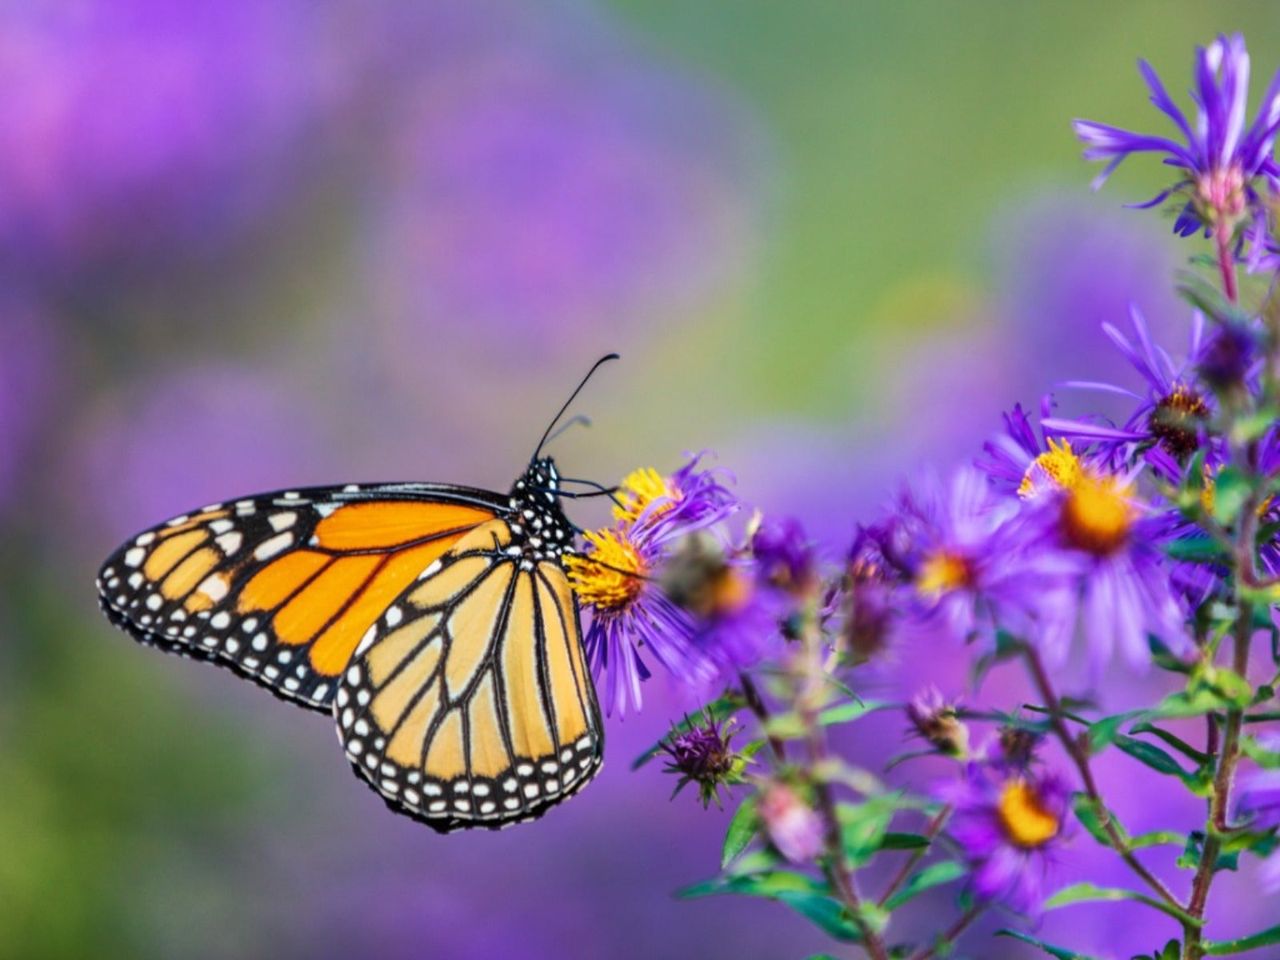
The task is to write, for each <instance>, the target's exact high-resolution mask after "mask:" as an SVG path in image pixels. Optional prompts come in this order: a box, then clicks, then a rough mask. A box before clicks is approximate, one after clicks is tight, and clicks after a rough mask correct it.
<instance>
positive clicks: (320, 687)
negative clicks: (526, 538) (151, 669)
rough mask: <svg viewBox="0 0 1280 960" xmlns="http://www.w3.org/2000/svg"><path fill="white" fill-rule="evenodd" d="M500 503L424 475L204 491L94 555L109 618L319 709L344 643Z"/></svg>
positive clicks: (346, 650) (343, 662) (342, 664)
mask: <svg viewBox="0 0 1280 960" xmlns="http://www.w3.org/2000/svg"><path fill="white" fill-rule="evenodd" d="M507 509H508V507H507V504H506V498H504V497H501V496H499V495H497V494H493V493H488V492H486V491H481V490H472V489H469V488H465V487H448V486H440V485H433V484H380V485H367V486H359V485H354V484H353V485H348V486H346V487H319V488H312V489H304V490H295V491H282V492H279V493H271V494H264V495H261V496H257V497H251V498H248V499H244V500H237V501H234V502H228V503H220V504H213V505H211V506H208V507H205V508H203V509H201V510H198V511H195V512H193V513H191V514H189V515H185V516H181V517H176V518H175V519H173V520H170V521H169V522H168V523H165V524H163V525H161V526H158V527H155V528H153V529H150V530H147V531H144V532H143V533H141V534H139V535H138V536H136V537H134V538H133V539H131V540H129V541H128V542H126V543H125V544H123V545H122V546H121V547H120V548H119V549H118V550H116V552H115V553H114V554H112V555H111V557H110V558H108V560H107V561H106V563H105V564H103V567H102V569H101V571H100V572H99V575H98V592H99V598H100V601H101V603H102V607H103V610H104V611H105V612H106V614H107V616H108V617H109V618H110V619H111V621H112V622H113V623H115V624H117V625H118V626H120V627H122V628H123V629H124V630H126V631H127V632H129V633H130V634H132V635H133V636H134V637H135V638H136V639H138V640H140V641H141V642H143V643H145V644H149V645H153V646H157V647H160V648H161V649H164V650H166V651H169V652H174V653H180V654H185V655H187V656H193V657H197V658H200V659H206V660H210V661H212V662H215V663H218V664H220V665H222V666H225V667H229V668H231V669H234V670H236V671H237V672H239V673H241V674H243V675H244V676H247V677H249V678H251V679H253V680H254V681H256V682H258V683H260V684H262V685H263V686H265V687H267V688H269V689H270V690H272V691H273V692H274V693H276V694H278V695H279V696H281V697H283V698H285V699H289V700H293V701H295V702H298V703H300V704H302V705H304V706H308V707H313V708H316V709H327V708H328V705H329V703H330V701H331V700H332V699H333V696H334V693H335V691H336V690H337V679H338V677H339V676H340V675H341V674H342V671H343V670H344V669H345V668H346V666H347V664H348V662H349V661H350V659H351V656H352V653H353V651H354V650H355V649H356V647H357V645H358V644H359V643H360V640H361V638H362V637H364V635H365V634H366V633H367V632H368V631H369V630H370V628H371V627H372V625H373V624H374V623H375V621H377V620H378V618H379V616H380V615H382V613H383V612H384V611H385V610H386V609H387V607H388V605H389V604H390V603H391V602H392V601H393V600H394V599H395V598H396V597H397V596H398V595H399V594H400V593H401V592H402V591H403V590H404V589H405V588H406V587H407V586H408V585H409V584H411V583H413V582H414V580H415V578H416V577H417V576H418V575H419V574H420V573H421V572H422V571H423V570H424V569H426V568H427V567H429V566H430V565H431V564H432V563H433V562H435V561H436V560H438V559H439V558H440V557H442V556H443V555H444V554H445V553H446V552H447V551H448V550H449V549H450V548H452V547H454V546H455V545H456V544H457V543H458V542H459V541H460V540H462V539H463V538H464V537H466V536H467V535H468V533H470V532H471V531H473V530H475V529H476V528H477V527H479V526H481V525H483V524H486V523H489V522H492V521H493V520H494V519H495V518H496V517H498V516H500V515H501V514H502V513H504V512H505V511H506V510H507Z"/></svg>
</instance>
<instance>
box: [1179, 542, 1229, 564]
mask: <svg viewBox="0 0 1280 960" xmlns="http://www.w3.org/2000/svg"><path fill="white" fill-rule="evenodd" d="M1164 552H1165V553H1167V554H1168V555H1169V557H1170V558H1171V559H1173V560H1181V561H1183V562H1184V563H1213V564H1221V563H1225V562H1226V561H1227V560H1228V559H1229V558H1230V554H1228V553H1227V551H1226V550H1225V549H1224V548H1223V546H1222V544H1220V543H1218V541H1217V540H1214V539H1213V538H1212V537H1183V538H1181V539H1178V540H1171V541H1169V542H1168V543H1167V544H1165V548H1164Z"/></svg>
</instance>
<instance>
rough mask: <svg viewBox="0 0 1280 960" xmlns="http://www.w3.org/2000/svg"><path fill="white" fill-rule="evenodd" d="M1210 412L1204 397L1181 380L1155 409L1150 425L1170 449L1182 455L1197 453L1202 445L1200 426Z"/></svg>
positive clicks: (1152, 431)
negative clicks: (1197, 449) (1184, 384)
mask: <svg viewBox="0 0 1280 960" xmlns="http://www.w3.org/2000/svg"><path fill="white" fill-rule="evenodd" d="M1208 416H1209V407H1208V406H1207V405H1206V404H1205V402H1204V399H1203V398H1202V397H1201V396H1200V394H1198V393H1197V392H1196V391H1195V390H1192V389H1191V388H1190V387H1186V386H1183V385H1182V384H1179V385H1178V386H1176V387H1174V388H1173V391H1172V392H1171V393H1169V394H1168V395H1167V396H1165V397H1162V398H1161V399H1160V401H1159V402H1158V403H1157V404H1156V406H1155V409H1154V410H1152V411H1151V416H1150V417H1149V418H1148V422H1147V428H1148V429H1149V430H1150V431H1151V433H1152V435H1153V436H1154V437H1156V439H1158V440H1159V441H1160V443H1161V444H1162V445H1163V446H1164V448H1165V449H1166V450H1168V451H1169V452H1170V453H1171V454H1173V455H1174V456H1175V457H1178V458H1179V459H1181V458H1184V457H1189V456H1190V455H1191V454H1193V453H1195V451H1196V448H1197V447H1198V446H1199V445H1200V437H1199V429H1198V428H1199V426H1200V424H1201V423H1203V422H1204V421H1205V420H1206V419H1208Z"/></svg>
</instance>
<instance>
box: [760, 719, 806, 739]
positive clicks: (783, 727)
mask: <svg viewBox="0 0 1280 960" xmlns="http://www.w3.org/2000/svg"><path fill="white" fill-rule="evenodd" d="M764 732H765V733H767V734H768V735H769V736H771V737H776V738H778V739H779V740H798V739H800V738H801V737H804V736H807V735H808V733H809V731H808V729H806V727H805V725H804V720H803V719H802V718H801V716H800V714H798V713H795V712H788V713H775V714H773V716H771V717H769V719H768V720H766V721H765V723H764Z"/></svg>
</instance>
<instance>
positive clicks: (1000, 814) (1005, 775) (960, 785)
mask: <svg viewBox="0 0 1280 960" xmlns="http://www.w3.org/2000/svg"><path fill="white" fill-rule="evenodd" d="M939 794H940V798H941V799H943V800H944V801H945V802H947V803H950V804H951V805H952V808H953V812H952V815H951V820H950V822H949V823H948V826H947V831H948V833H950V834H951V836H952V838H953V839H954V840H955V841H956V843H957V844H959V846H960V848H961V850H962V852H963V855H964V857H965V859H966V860H967V861H968V863H969V865H970V868H971V869H972V871H973V872H972V875H971V878H970V885H971V889H972V891H973V894H974V896H975V897H977V898H978V899H979V900H983V901H998V902H1000V903H1002V904H1004V905H1006V906H1008V907H1009V908H1011V909H1013V910H1016V911H1018V912H1019V913H1026V914H1035V913H1036V912H1038V910H1039V907H1040V903H1041V900H1042V899H1043V888H1044V881H1045V877H1046V874H1047V872H1048V870H1049V867H1050V865H1051V862H1052V856H1053V849H1054V847H1055V846H1056V845H1057V844H1058V843H1059V842H1060V840H1061V839H1062V835H1063V831H1064V828H1065V826H1066V815H1067V807H1068V800H1069V797H1070V791H1069V790H1068V788H1067V785H1066V784H1065V782H1063V780H1062V779H1061V778H1059V777H1058V776H1056V775H1054V774H1052V773H1045V774H1032V773H1030V772H1028V771H1025V770H1024V771H1015V770H1011V769H1005V768H1002V767H998V766H984V765H981V764H978V763H972V764H970V765H969V766H968V768H967V769H966V771H965V774H964V776H963V777H962V778H961V779H960V780H959V781H953V782H951V783H947V784H944V785H943V786H942V787H941V788H940V789H939Z"/></svg>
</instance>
